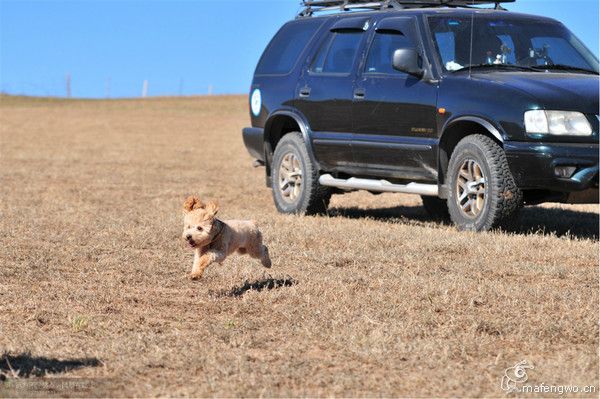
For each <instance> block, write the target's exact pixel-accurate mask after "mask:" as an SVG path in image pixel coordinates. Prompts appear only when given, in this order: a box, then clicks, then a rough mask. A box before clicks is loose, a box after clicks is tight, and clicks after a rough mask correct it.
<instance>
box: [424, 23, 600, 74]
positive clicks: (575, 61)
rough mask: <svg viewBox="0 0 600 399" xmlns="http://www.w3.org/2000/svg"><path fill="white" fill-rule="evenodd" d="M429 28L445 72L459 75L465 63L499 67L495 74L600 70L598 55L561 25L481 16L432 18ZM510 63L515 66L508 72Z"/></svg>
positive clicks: (467, 65) (466, 65) (465, 65)
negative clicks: (515, 71) (503, 71)
mask: <svg viewBox="0 0 600 399" xmlns="http://www.w3.org/2000/svg"><path fill="white" fill-rule="evenodd" d="M472 20H473V21H474V25H473V29H472V31H473V40H472V43H473V49H472V52H471V49H470V45H471V21H472ZM429 27H430V30H431V34H432V37H433V41H434V42H435V45H436V47H437V51H438V54H439V58H440V60H441V63H442V66H443V67H444V68H445V69H446V71H458V70H461V69H464V68H467V67H469V65H471V66H488V65H490V66H494V65H497V66H498V68H496V69H497V70H507V71H510V70H514V69H516V68H517V67H523V68H521V69H522V70H531V71H535V70H537V69H540V67H541V69H545V68H543V67H544V66H548V68H547V69H548V70H559V71H561V72H565V71H567V72H568V71H569V68H568V67H573V68H574V70H573V71H574V72H576V70H577V69H579V70H591V71H595V72H598V60H597V59H596V57H595V56H594V55H593V54H592V53H591V52H590V51H589V50H588V49H587V48H586V47H585V46H584V45H583V44H582V43H581V42H580V41H579V39H577V37H575V35H573V34H572V33H571V32H570V31H569V30H568V29H567V28H565V27H564V26H563V25H562V24H559V23H554V22H546V21H536V20H534V19H527V20H525V19H516V18H507V19H502V18H498V17H488V16H481V15H476V16H475V17H474V18H473V19H472V17H471V16H464V17H458V18H457V17H447V16H443V17H442V16H440V17H430V18H429ZM511 65H512V66H514V67H515V68H508V66H511ZM559 67H560V68H559ZM565 67H566V68H565ZM491 69H493V67H492V68H491Z"/></svg>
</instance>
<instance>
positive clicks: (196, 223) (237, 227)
mask: <svg viewBox="0 0 600 399" xmlns="http://www.w3.org/2000/svg"><path fill="white" fill-rule="evenodd" d="M183 211H184V220H183V239H184V240H185V241H187V243H188V245H189V246H190V247H192V248H194V264H193V267H192V273H191V274H190V277H191V278H192V279H193V280H196V279H199V278H200V277H202V273H204V269H206V267H207V266H208V265H210V264H211V263H215V262H216V263H219V264H221V263H222V262H223V261H224V260H225V258H227V256H229V255H231V254H232V253H234V252H235V251H237V252H238V253H240V254H246V253H247V254H248V255H250V256H251V257H253V258H256V259H260V261H261V263H262V265H263V266H264V267H271V259H270V258H269V250H268V249H267V247H266V246H265V245H263V243H262V234H261V232H260V231H259V230H258V227H257V225H256V222H255V221H253V220H251V221H248V220H227V221H221V220H219V219H217V218H216V215H217V212H218V211H219V206H218V205H217V204H216V203H215V202H213V201H209V202H207V203H206V204H203V203H202V202H201V201H200V199H199V198H198V197H194V196H192V197H189V198H188V199H187V200H186V201H185V203H184V204H183Z"/></svg>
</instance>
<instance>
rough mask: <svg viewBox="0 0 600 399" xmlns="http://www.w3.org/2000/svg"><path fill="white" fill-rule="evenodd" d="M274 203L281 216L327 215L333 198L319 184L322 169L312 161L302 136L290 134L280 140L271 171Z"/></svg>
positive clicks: (325, 188) (328, 191) (295, 133)
mask: <svg viewBox="0 0 600 399" xmlns="http://www.w3.org/2000/svg"><path fill="white" fill-rule="evenodd" d="M271 188H272V191H273V201H274V202H275V206H276V207H277V210H278V211H279V212H281V213H295V214H302V215H311V214H318V213H324V212H325V211H326V210H327V206H328V205H329V200H330V199H331V191H330V190H329V188H327V187H324V186H321V185H320V184H319V170H318V168H317V167H316V165H315V164H314V163H313V162H312V161H311V159H310V156H309V155H308V151H307V150H306V145H305V144H304V139H303V138H302V134H300V133H297V132H294V133H288V134H286V135H285V136H283V138H282V139H281V140H280V141H279V143H278V144H277V147H276V148H275V153H274V154H273V165H272V168H271Z"/></svg>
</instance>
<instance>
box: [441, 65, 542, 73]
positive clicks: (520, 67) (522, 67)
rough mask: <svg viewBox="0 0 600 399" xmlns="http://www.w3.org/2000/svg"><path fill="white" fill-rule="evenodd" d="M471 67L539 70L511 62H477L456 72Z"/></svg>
mask: <svg viewBox="0 0 600 399" xmlns="http://www.w3.org/2000/svg"><path fill="white" fill-rule="evenodd" d="M469 68H470V69H511V70H515V69H516V70H519V71H530V72H539V71H538V70H537V69H533V68H531V67H526V66H521V65H511V64H476V65H471V66H466V67H463V68H460V69H457V70H456V71H452V73H454V72H464V71H468V70H469Z"/></svg>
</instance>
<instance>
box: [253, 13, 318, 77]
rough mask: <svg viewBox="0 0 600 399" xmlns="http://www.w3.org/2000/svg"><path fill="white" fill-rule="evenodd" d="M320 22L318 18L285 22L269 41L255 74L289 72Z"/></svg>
mask: <svg viewBox="0 0 600 399" xmlns="http://www.w3.org/2000/svg"><path fill="white" fill-rule="evenodd" d="M321 24H322V21H319V20H308V21H302V22H292V23H289V24H286V25H285V26H284V27H283V28H281V30H280V31H279V32H278V33H277V35H275V37H274V38H273V40H271V43H269V46H268V47H267V49H266V50H265V53H264V54H263V56H262V58H261V60H260V62H259V64H258V67H257V68H256V74H257V75H261V74H263V75H264V74H286V73H289V72H290V71H291V70H292V68H294V65H296V62H297V61H298V58H299V57H300V54H301V53H302V50H304V48H305V47H306V45H307V44H308V42H309V41H310V39H311V38H312V37H313V35H314V34H315V33H316V31H317V30H318V29H319V27H320V26H321Z"/></svg>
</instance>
